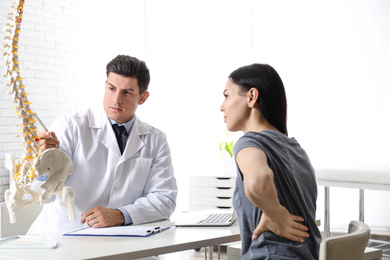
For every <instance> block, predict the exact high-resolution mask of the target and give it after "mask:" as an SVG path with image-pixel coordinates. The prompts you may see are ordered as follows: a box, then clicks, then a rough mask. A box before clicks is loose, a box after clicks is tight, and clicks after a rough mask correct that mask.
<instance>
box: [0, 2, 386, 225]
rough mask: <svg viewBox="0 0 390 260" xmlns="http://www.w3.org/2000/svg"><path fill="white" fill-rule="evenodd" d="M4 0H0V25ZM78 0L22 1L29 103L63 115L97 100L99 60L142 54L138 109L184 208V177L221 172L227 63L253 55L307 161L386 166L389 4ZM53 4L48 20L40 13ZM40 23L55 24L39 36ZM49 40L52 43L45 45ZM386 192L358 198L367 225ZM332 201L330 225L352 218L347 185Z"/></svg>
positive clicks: (379, 217) (381, 215) (7, 146)
mask: <svg viewBox="0 0 390 260" xmlns="http://www.w3.org/2000/svg"><path fill="white" fill-rule="evenodd" d="M9 2H10V1H9V0H6V1H2V2H1V3H0V11H1V19H2V20H1V21H4V17H5V15H6V12H5V10H6V9H7V7H8V3H9ZM77 3H80V5H78V4H77ZM77 3H76V2H73V1H54V2H53V3H52V1H50V0H45V1H39V0H38V1H26V14H25V16H26V18H25V20H24V24H23V26H25V28H27V29H22V33H24V34H26V36H24V37H25V38H24V39H23V37H21V38H22V39H21V46H25V47H22V49H23V48H26V51H25V52H26V53H24V54H23V55H22V54H20V60H21V61H22V62H29V64H30V65H28V66H27V65H23V66H25V67H24V69H22V73H24V75H26V78H27V79H26V83H27V80H29V82H28V84H27V85H28V86H27V88H28V91H29V92H30V93H31V95H30V97H31V100H32V103H33V105H32V108H34V109H35V110H37V112H38V114H40V115H42V116H41V117H43V119H44V120H45V122H47V124H49V123H50V122H51V120H52V118H53V117H54V116H55V114H57V113H59V112H61V111H65V110H73V109H79V108H84V107H87V106H100V105H101V101H102V94H103V87H104V80H105V65H106V63H107V62H108V61H109V60H110V59H112V58H113V57H114V56H115V55H117V54H129V55H133V56H136V57H139V58H141V59H143V60H145V61H146V63H147V65H148V66H149V68H150V70H151V76H152V80H151V84H150V92H151V96H150V98H149V99H148V101H147V102H146V103H145V104H144V105H142V106H141V107H140V108H139V110H138V116H139V117H140V118H141V119H143V120H144V121H146V122H149V123H151V124H152V125H155V126H156V127H158V128H160V129H161V130H163V131H164V132H166V133H167V135H168V141H169V143H170V147H171V150H172V155H173V161H174V165H175V171H176V176H177V179H178V182H179V185H180V186H179V188H180V193H179V200H178V208H179V209H186V208H187V204H188V176H189V175H191V174H205V175H213V174H218V173H220V172H221V169H222V168H221V163H222V162H221V161H223V160H221V159H220V154H219V150H218V146H219V143H220V142H221V141H222V140H224V139H225V135H224V133H225V125H224V124H223V120H222V113H221V112H219V106H220V104H221V102H222V97H223V96H222V90H223V88H224V85H225V82H226V79H227V76H228V75H229V73H230V72H231V71H232V70H234V69H236V68H237V67H239V66H242V65H247V64H250V63H253V62H260V63H269V64H270V65H272V66H273V67H274V68H275V69H276V70H277V71H278V72H279V74H280V76H281V77H282V79H283V81H284V83H285V87H286V91H287V98H288V105H289V108H288V112H289V114H288V128H289V134H290V136H294V137H296V138H297V139H298V141H299V142H300V143H301V144H302V146H303V147H304V148H305V149H306V150H307V152H308V154H309V156H310V158H311V159H312V162H313V165H314V166H315V167H324V166H327V167H329V166H334V167H337V166H339V165H342V166H346V165H387V164H389V163H388V154H389V153H388V149H387V147H388V146H389V144H390V138H389V137H388V134H387V133H388V131H389V128H390V124H389V122H388V120H387V118H388V116H387V115H388V111H390V107H389V106H390V103H389V102H387V100H388V98H389V95H390V73H389V71H390V51H389V47H388V46H390V17H389V16H388V13H390V2H388V1H386V0H365V1H363V0H359V1H352V0H351V1H346V0H343V1H335V0H333V1H249V0H246V1H238V0H237V1H232V0H230V1H223V0H214V1H206V0H200V1H179V0H176V1H174V0H168V1H158V0H144V1H123V0H111V1H109V2H107V1H102V0H99V1H87V0H85V1H79V2H77ZM107 3H109V4H107ZM59 6H60V7H59ZM52 8H54V9H55V10H57V11H56V15H51V12H48V11H47V10H50V9H52ZM28 9H29V10H30V11H28ZM70 10H72V12H73V13H72V12H70ZM64 13H65V14H64ZM29 16H30V17H31V18H29ZM46 16H48V17H46ZM42 17H43V18H42ZM74 17H77V18H76V20H75V19H74ZM45 19H51V20H49V21H52V23H50V25H49V28H45V29H44V32H42V30H43V29H42V27H41V26H40V24H44V23H43V21H44V20H45ZM57 19H58V20H59V21H58V22H57ZM54 21H56V22H54ZM51 24H53V25H51ZM63 27H65V28H63ZM24 30H26V31H24ZM27 30H28V31H30V33H29V35H28V38H27ZM50 35H51V36H50ZM45 37H47V39H46V38H45ZM50 37H51V38H53V39H52V40H51V41H53V42H54V43H53V44H52V45H50V46H47V42H48V41H49V40H48V39H49V38H50ZM72 39H73V40H75V41H73V42H70V40H72ZM49 42H50V41H49ZM30 45H32V46H34V48H32V49H30V52H28V53H27V48H30V47H31V46H30ZM52 49H53V50H52ZM52 56H54V57H55V58H54V60H53V58H52ZM53 69H56V71H52V70H53ZM58 70H59V71H58ZM46 77H50V78H46ZM2 80H3V79H2ZM1 83H2V84H3V81H1ZM53 86H54V87H53ZM0 97H1V100H0V111H1V118H0V129H1V137H0V138H1V139H0V149H1V150H0V167H2V166H3V165H4V161H3V159H4V153H7V152H9V151H14V152H15V153H16V151H17V150H18V148H19V141H18V140H16V139H14V138H13V135H14V132H15V131H16V128H12V129H10V130H9V127H10V126H13V125H14V123H15V122H13V121H12V119H11V118H12V117H13V115H12V112H11V109H10V108H11V107H10V106H9V103H8V101H9V99H8V97H7V94H6V93H5V91H4V92H0ZM53 100H55V102H53ZM57 100H58V101H57ZM3 134H5V135H6V137H3ZM239 135H240V133H237V134H235V135H234V139H236V138H238V137H239ZM10 140H11V141H10ZM319 190H320V197H319V201H318V207H319V216H320V217H322V214H323V212H322V207H323V201H322V188H321V187H320V188H319ZM388 199H389V193H388V192H377V191H368V192H367V193H366V222H367V223H368V224H370V225H374V226H390V224H389V222H388V219H390V212H389V209H387V208H386V207H384V205H386V201H387V200H388ZM331 205H332V208H331V210H332V219H331V221H332V226H335V227H338V226H345V225H347V223H348V222H349V220H350V219H356V218H358V214H357V210H358V200H357V191H355V190H350V189H334V190H333V192H332V200H331Z"/></svg>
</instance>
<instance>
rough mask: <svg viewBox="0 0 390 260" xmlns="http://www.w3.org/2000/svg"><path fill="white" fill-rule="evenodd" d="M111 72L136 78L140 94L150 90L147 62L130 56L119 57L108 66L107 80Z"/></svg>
mask: <svg viewBox="0 0 390 260" xmlns="http://www.w3.org/2000/svg"><path fill="white" fill-rule="evenodd" d="M110 72H113V73H115V74H118V75H121V76H124V77H134V78H137V80H138V87H139V92H140V93H142V92H145V91H147V90H148V86H149V82H150V74H149V69H148V67H146V64H145V62H143V61H141V60H139V59H137V58H135V57H131V56H128V55H118V56H116V57H115V58H114V59H113V60H112V61H110V62H109V63H108V64H107V66H106V74H107V78H108V75H109V74H110Z"/></svg>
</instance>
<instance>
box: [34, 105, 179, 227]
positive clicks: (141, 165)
mask: <svg viewBox="0 0 390 260" xmlns="http://www.w3.org/2000/svg"><path fill="white" fill-rule="evenodd" d="M49 129H50V130H51V131H53V132H55V133H56V135H57V137H58V139H59V140H60V149H61V150H63V151H64V152H65V153H67V154H68V156H69V157H70V158H71V159H72V161H73V165H74V173H73V174H72V175H70V176H68V178H67V179H66V181H65V183H64V185H65V186H71V187H72V188H73V189H74V191H75V210H76V220H75V221H69V219H68V214H67V212H66V210H65V208H63V207H62V206H61V205H60V198H59V197H57V198H56V199H55V201H54V202H52V203H47V204H45V206H44V207H43V210H42V213H41V214H40V215H39V216H38V218H37V220H36V221H35V222H34V223H33V225H32V226H31V228H30V230H29V232H28V234H34V233H44V232H51V231H56V230H69V229H74V228H79V227H82V226H81V223H80V219H81V214H82V213H83V212H85V211H87V210H89V209H91V208H93V207H95V206H103V207H107V208H120V207H122V208H124V209H126V210H127V211H128V213H129V214H130V216H131V218H132V220H133V223H134V224H135V225H136V224H141V223H147V222H152V221H157V220H161V219H167V218H169V216H170V215H171V214H172V213H173V211H174V209H175V206H176V196H177V186H176V180H175V178H174V175H173V166H172V162H171V154H170V150H169V146H168V143H167V140H166V136H165V134H164V133H162V132H161V131H159V130H157V129H156V128H154V127H152V126H150V125H148V124H146V123H144V122H142V121H141V120H139V119H138V118H135V121H134V124H133V127H132V129H131V133H130V135H129V137H128V140H127V144H126V148H125V150H124V152H123V155H121V154H120V150H119V146H118V143H117V140H116V137H115V133H114V131H113V129H112V126H111V124H110V122H109V119H108V117H107V115H106V113H105V112H104V111H103V110H101V111H92V110H87V111H86V112H85V113H77V114H76V115H73V116H70V117H69V116H60V117H58V118H57V119H56V120H55V121H54V123H53V124H52V125H51V126H50V128H49ZM37 183H39V182H37ZM36 185H37V186H39V184H36ZM84 226H85V224H84Z"/></svg>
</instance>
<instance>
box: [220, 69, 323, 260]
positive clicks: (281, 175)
mask: <svg viewBox="0 0 390 260" xmlns="http://www.w3.org/2000/svg"><path fill="white" fill-rule="evenodd" d="M223 94H224V96H225V100H224V102H223V104H222V106H221V111H222V112H223V113H224V119H225V123H226V124H227V128H228V130H229V131H243V132H244V135H243V136H242V137H241V138H240V139H239V140H238V141H237V142H236V144H235V146H234V155H235V160H236V164H237V173H238V174H237V181H236V189H235V192H234V197H233V205H234V208H235V210H236V212H237V217H238V221H239V226H240V232H241V239H242V256H243V259H250V260H253V259H318V255H319V245H320V242H321V235H320V232H319V230H318V227H317V225H316V223H315V211H316V199H317V185H316V180H315V175H314V169H313V167H312V165H311V163H310V160H309V158H308V156H307V154H306V152H305V151H304V150H303V149H302V147H301V146H300V145H299V143H298V142H297V140H295V139H294V138H289V137H288V136H287V126H286V121H287V102H286V95H285V90H284V86H283V82H282V80H281V79H280V77H279V75H278V73H277V72H276V71H275V69H273V68H272V67H271V66H269V65H266V64H253V65H249V66H244V67H241V68H238V69H237V70H235V71H233V72H232V73H231V74H230V76H229V79H228V81H227V83H226V87H225V90H224V92H223Z"/></svg>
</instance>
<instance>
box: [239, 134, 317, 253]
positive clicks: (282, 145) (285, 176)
mask: <svg viewBox="0 0 390 260" xmlns="http://www.w3.org/2000/svg"><path fill="white" fill-rule="evenodd" d="M245 147H255V148H258V149H261V150H262V151H263V152H264V153H265V154H266V156H267V161H268V166H269V167H270V168H271V170H272V171H273V173H274V182H275V186H276V190H277V193H278V198H279V201H280V203H281V204H282V205H283V206H284V207H286V208H287V209H288V211H289V212H290V213H291V214H293V215H297V216H301V217H303V218H304V219H305V221H304V223H303V224H304V225H306V226H307V227H308V228H309V231H308V232H309V236H310V237H309V238H306V239H305V242H304V243H298V242H292V241H290V240H287V239H285V238H282V237H279V236H277V235H276V234H274V233H272V232H264V233H263V234H261V235H260V236H259V238H257V239H256V240H252V232H253V230H254V229H255V228H256V227H257V224H258V223H259V220H260V217H261V214H262V211H261V209H260V208H257V207H256V206H255V205H253V204H252V202H250V201H249V199H248V198H247V197H246V195H245V192H244V185H243V175H242V173H241V171H240V169H239V168H238V166H237V180H236V188H235V191H234V196H233V205H234V208H235V210H236V213H237V217H238V221H239V226H240V233H241V239H242V256H243V259H250V260H254V259H318V257H319V246H320V243H321V235H320V231H319V230H318V227H317V225H316V223H315V212H316V199H317V184H316V179H315V174H314V169H313V167H312V165H311V163H310V160H309V158H308V156H307V154H306V152H305V151H304V150H303V149H302V147H301V146H300V145H299V144H298V142H297V141H296V140H295V138H288V137H287V136H286V135H284V134H282V133H280V132H277V131H272V130H264V131H261V132H259V133H255V132H248V133H246V134H244V135H243V136H242V137H241V138H240V139H239V140H238V141H237V143H236V144H235V146H234V155H237V153H238V152H239V151H240V150H241V149H243V148H245Z"/></svg>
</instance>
